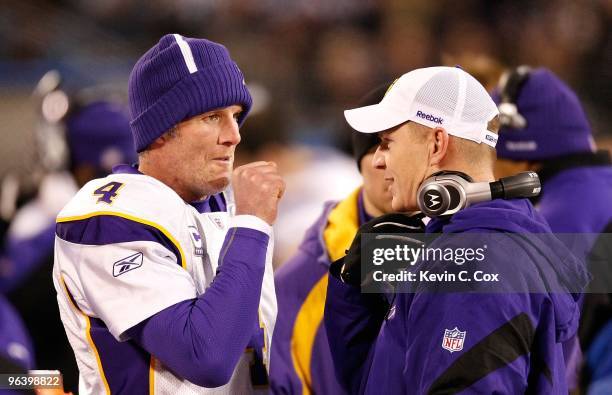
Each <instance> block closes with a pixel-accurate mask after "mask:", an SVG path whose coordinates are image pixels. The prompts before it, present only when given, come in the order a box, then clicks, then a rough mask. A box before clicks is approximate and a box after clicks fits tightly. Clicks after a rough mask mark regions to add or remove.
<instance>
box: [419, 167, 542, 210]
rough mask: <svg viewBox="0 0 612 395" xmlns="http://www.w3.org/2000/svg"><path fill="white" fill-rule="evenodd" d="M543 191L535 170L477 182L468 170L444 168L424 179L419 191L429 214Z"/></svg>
mask: <svg viewBox="0 0 612 395" xmlns="http://www.w3.org/2000/svg"><path fill="white" fill-rule="evenodd" d="M540 190H541V185H540V178H539V177H538V175H537V174H536V173H534V172H532V171H526V172H522V173H519V174H516V175H514V176H510V177H504V178H500V179H499V181H494V182H474V181H473V180H472V178H471V177H470V176H468V175H467V174H465V173H461V172H458V171H440V172H437V173H434V174H432V175H431V176H430V177H429V178H427V179H426V180H425V181H423V183H422V184H421V186H420V187H419V190H418V191H417V203H418V205H419V208H420V209H421V212H422V213H423V214H425V215H426V216H428V217H439V216H443V215H452V214H455V213H456V212H457V211H459V210H461V209H463V208H466V207H468V206H470V205H472V204H474V203H478V202H485V201H489V200H493V199H515V198H530V197H534V196H537V195H538V194H539V193H540Z"/></svg>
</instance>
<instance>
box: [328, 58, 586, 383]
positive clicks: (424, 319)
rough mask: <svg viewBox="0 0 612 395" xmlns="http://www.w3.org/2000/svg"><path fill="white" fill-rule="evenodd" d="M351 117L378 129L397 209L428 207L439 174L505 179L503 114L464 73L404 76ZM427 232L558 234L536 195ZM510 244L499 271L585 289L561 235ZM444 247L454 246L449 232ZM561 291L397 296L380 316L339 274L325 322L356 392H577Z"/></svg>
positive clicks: (469, 211) (568, 297)
mask: <svg viewBox="0 0 612 395" xmlns="http://www.w3.org/2000/svg"><path fill="white" fill-rule="evenodd" d="M345 116H346V119H347V121H348V122H349V124H350V125H351V126H352V127H353V128H355V129H356V130H357V131H360V132H363V133H379V136H380V137H381V144H380V146H379V148H378V150H377V151H376V154H375V156H374V160H373V165H374V166H376V167H378V168H381V169H384V170H385V178H386V179H388V180H389V181H391V183H392V185H391V192H392V195H393V200H392V206H393V209H394V210H396V211H414V210H417V209H418V208H417V190H418V188H419V186H420V185H421V184H422V183H423V182H424V181H425V180H429V178H430V177H431V176H432V175H433V174H436V173H438V172H440V171H446V172H447V173H451V174H454V175H455V176H458V177H462V178H463V179H465V181H467V182H490V181H493V180H494V178H493V165H494V160H495V149H494V146H495V142H496V140H497V134H496V133H497V129H498V126H499V123H498V111H497V108H496V105H495V103H494V102H493V101H492V99H491V98H490V96H489V95H488V93H487V92H486V91H485V89H484V88H483V87H482V86H481V85H480V84H479V83H478V82H477V81H476V80H475V79H474V78H473V77H472V76H470V75H469V74H467V73H466V72H464V71H463V70H461V69H460V68H449V67H431V68H424V69H418V70H414V71H412V72H409V73H407V74H404V75H403V76H402V77H400V78H399V79H398V80H397V81H396V82H395V83H394V84H393V85H392V86H391V87H390V88H389V91H388V92H387V95H386V96H385V97H384V98H383V100H382V101H381V102H380V103H379V104H376V105H373V106H368V107H362V108H358V109H354V110H348V111H346V112H345ZM426 232H427V233H443V234H450V233H455V234H464V235H466V236H469V235H470V234H489V235H491V234H499V235H501V234H504V235H506V234H509V233H522V234H524V233H544V234H546V233H550V228H549V227H548V225H547V224H546V222H545V221H544V219H543V218H542V217H540V216H539V215H538V214H537V213H536V212H535V210H534V208H533V206H532V205H531V203H530V202H529V201H528V200H527V199H513V200H502V199H494V200H490V201H486V202H481V203H477V204H474V205H471V206H468V207H467V208H465V209H463V210H460V211H458V212H456V213H455V214H452V215H446V216H442V217H438V218H434V219H432V220H431V221H430V222H429V223H428V225H427V228H426ZM475 236H478V235H475ZM500 239H501V242H500V243H498V244H496V245H495V246H490V248H489V249H488V252H487V257H488V262H491V264H492V265H493V266H492V267H491V269H495V270H498V271H500V272H503V273H504V274H513V275H514V276H516V277H517V278H520V279H521V280H522V281H524V282H525V283H529V284H540V283H542V282H545V281H546V282H547V281H548V279H543V278H541V277H540V276H538V273H540V272H539V270H544V271H545V272H553V273H555V277H554V278H552V277H551V278H550V282H547V284H549V285H550V284H551V283H554V282H555V281H558V282H559V283H566V282H571V281H573V282H574V283H579V284H584V283H585V282H586V274H585V272H584V270H583V268H582V266H581V264H580V262H579V261H578V260H576V259H574V258H573V255H572V254H571V253H570V252H569V251H568V250H567V248H566V247H564V246H563V245H562V244H561V243H560V242H557V243H553V242H552V240H554V239H553V238H552V237H551V238H550V239H549V243H548V244H540V245H537V246H534V245H533V244H531V243H530V242H527V241H526V239H523V240H525V241H521V239H518V238H513V237H505V238H500ZM437 242H438V243H440V244H439V245H438V247H444V244H443V243H444V237H439V238H438V241H437ZM560 262H563V265H562V264H560ZM440 267H441V268H442V269H444V268H445V267H444V264H443V263H439V264H438V268H440ZM553 285H556V286H554V287H553V288H554V289H555V290H556V292H550V293H549V292H539V293H528V292H518V291H519V290H517V292H505V293H502V292H478V287H481V286H482V285H477V286H475V287H476V288H475V290H476V292H462V293H458V292H440V293H432V292H417V293H398V294H396V296H395V300H394V303H393V305H392V306H391V308H390V310H389V312H388V314H386V315H384V316H381V315H380V314H372V313H371V312H372V311H373V310H375V308H376V298H375V296H376V295H372V294H366V293H360V290H359V289H358V288H355V287H351V286H350V285H348V284H344V283H342V282H341V281H340V280H338V279H337V278H334V277H332V276H330V280H329V286H328V297H327V299H326V306H325V318H324V322H325V325H326V329H327V333H328V338H329V341H330V347H331V349H332V355H333V357H334V365H335V368H336V373H337V375H338V377H339V379H340V381H341V382H342V383H343V385H345V387H346V388H347V389H348V390H349V391H350V392H351V393H366V394H380V393H384V394H442V393H444V394H452V393H460V392H462V391H469V392H470V393H504V394H509V393H512V394H514V393H546V394H550V393H554V394H567V386H566V381H565V359H564V355H563V343H564V342H565V341H567V340H569V339H571V338H572V337H573V336H574V334H575V333H576V329H577V325H578V319H579V314H578V306H577V303H576V300H575V299H574V297H573V296H572V294H570V293H569V292H559V289H560V287H559V284H553ZM495 286H496V285H488V286H483V287H484V289H485V290H489V291H490V290H492V289H493V288H487V287H495ZM332 317H333V319H332Z"/></svg>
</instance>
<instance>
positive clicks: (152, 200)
mask: <svg viewBox="0 0 612 395" xmlns="http://www.w3.org/2000/svg"><path fill="white" fill-rule="evenodd" d="M185 206H186V205H185V203H184V201H183V200H182V199H181V198H180V196H179V195H177V194H176V192H174V191H173V190H172V189H171V188H170V187H168V186H167V185H165V184H163V183H162V182H161V181H158V180H156V179H154V178H153V177H149V176H146V175H142V174H111V175H109V176H107V177H104V178H98V179H95V180H92V181H89V182H88V183H87V184H85V185H84V186H83V187H82V188H81V189H80V190H79V191H78V192H77V194H76V195H75V196H74V197H73V198H72V200H70V202H69V203H68V204H67V205H66V206H65V207H64V208H63V209H62V210H61V211H60V213H59V214H58V216H57V221H58V222H64V221H71V220H79V219H84V218H88V217H91V216H98V215H115V216H121V217H125V218H128V219H131V218H132V217H133V218H135V219H138V220H148V221H153V222H155V223H159V224H164V225H170V224H172V223H174V222H176V220H177V218H182V217H183V215H182V214H183V211H184V209H185ZM170 227H171V226H170Z"/></svg>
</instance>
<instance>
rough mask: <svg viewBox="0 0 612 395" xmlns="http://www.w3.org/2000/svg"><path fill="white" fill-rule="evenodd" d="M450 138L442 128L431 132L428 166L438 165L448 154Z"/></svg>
mask: <svg viewBox="0 0 612 395" xmlns="http://www.w3.org/2000/svg"><path fill="white" fill-rule="evenodd" d="M449 139H450V137H449V135H448V133H447V132H446V130H445V129H444V128H435V129H434V130H433V141H432V143H433V147H432V153H431V157H430V158H431V162H430V165H439V164H440V162H442V160H443V159H444V157H446V153H447V152H448V141H449Z"/></svg>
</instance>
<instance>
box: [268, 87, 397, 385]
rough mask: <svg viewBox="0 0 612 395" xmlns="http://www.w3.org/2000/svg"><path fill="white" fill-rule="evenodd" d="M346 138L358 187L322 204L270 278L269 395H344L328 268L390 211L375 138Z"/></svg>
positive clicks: (370, 98) (370, 100)
mask: <svg viewBox="0 0 612 395" xmlns="http://www.w3.org/2000/svg"><path fill="white" fill-rule="evenodd" d="M387 87H388V85H384V86H381V87H379V88H377V89H375V90H373V91H372V92H370V93H369V94H367V95H366V96H365V97H364V98H362V100H361V105H369V104H375V103H378V102H379V101H380V100H381V99H382V97H383V96H384V93H385V91H386V90H387ZM351 133H352V147H353V154H354V157H355V160H356V161H357V167H358V168H359V171H360V173H361V175H362V177H363V184H362V186H360V187H359V188H357V189H356V190H355V191H354V192H352V193H351V194H350V195H349V196H348V197H347V198H345V199H344V200H342V201H330V202H327V203H326V204H325V206H324V208H323V212H322V214H321V215H320V216H319V218H318V219H317V220H316V221H315V223H314V224H313V225H312V226H311V227H310V228H309V229H308V230H307V232H306V234H305V236H304V239H303V241H302V243H301V245H300V246H299V249H298V251H297V253H296V254H295V255H294V256H293V257H292V258H291V259H289V260H288V261H287V262H286V263H285V264H283V265H282V266H281V267H280V268H279V269H278V270H277V271H276V274H275V284H276V295H277V300H278V319H277V324H276V327H275V329H274V343H273V344H272V356H271V366H270V384H271V389H272V392H273V393H275V394H342V393H345V392H344V390H343V389H342V387H341V386H340V385H339V384H338V382H337V379H336V377H335V375H334V370H333V364H332V359H331V354H330V350H329V345H328V341H327V334H326V332H325V328H324V326H323V325H322V319H323V307H324V305H325V296H326V292H327V278H328V271H329V265H330V263H331V262H333V261H335V260H337V259H338V258H340V257H341V256H343V255H344V252H345V250H346V249H347V248H348V247H349V245H350V243H351V241H352V240H353V237H354V236H355V233H356V232H357V228H358V227H359V226H361V225H362V224H364V223H365V222H367V221H369V220H370V219H372V218H373V217H377V216H379V215H382V214H384V213H388V212H390V211H391V192H390V191H389V182H388V181H386V180H385V179H384V177H383V174H382V171H380V170H378V169H375V168H374V167H372V165H371V163H372V158H373V157H374V151H376V147H377V146H378V143H379V140H378V137H377V136H375V135H367V134H361V133H356V132H354V131H353V132H351Z"/></svg>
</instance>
